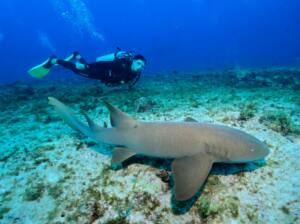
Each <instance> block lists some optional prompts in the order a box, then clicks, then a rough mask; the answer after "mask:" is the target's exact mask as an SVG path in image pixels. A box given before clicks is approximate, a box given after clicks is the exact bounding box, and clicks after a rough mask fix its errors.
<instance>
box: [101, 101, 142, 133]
mask: <svg viewBox="0 0 300 224" xmlns="http://www.w3.org/2000/svg"><path fill="white" fill-rule="evenodd" d="M104 103H105V105H106V107H107V108H108V110H109V113H110V122H111V126H113V127H116V128H130V127H136V126H137V124H138V122H137V121H136V120H134V119H133V118H132V117H130V116H129V115H127V114H126V113H124V112H122V111H121V110H120V109H118V108H116V107H114V106H113V105H111V104H110V103H109V102H107V101H105V100H104Z"/></svg>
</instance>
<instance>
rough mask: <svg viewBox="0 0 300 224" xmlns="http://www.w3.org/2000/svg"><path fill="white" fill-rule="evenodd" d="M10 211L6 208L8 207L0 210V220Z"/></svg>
mask: <svg viewBox="0 0 300 224" xmlns="http://www.w3.org/2000/svg"><path fill="white" fill-rule="evenodd" d="M10 210H11V208H8V207H2V208H0V219H3V217H4V215H5V214H7V213H9V211H10Z"/></svg>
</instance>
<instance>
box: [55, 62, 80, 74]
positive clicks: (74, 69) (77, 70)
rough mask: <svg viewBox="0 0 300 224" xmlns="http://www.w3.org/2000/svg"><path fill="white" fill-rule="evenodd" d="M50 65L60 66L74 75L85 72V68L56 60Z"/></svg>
mask: <svg viewBox="0 0 300 224" xmlns="http://www.w3.org/2000/svg"><path fill="white" fill-rule="evenodd" d="M52 63H54V64H58V65H61V66H62V67H64V68H66V69H69V70H71V71H72V72H74V73H76V74H79V73H82V72H84V70H85V66H76V64H75V63H73V62H71V61H65V60H61V59H56V60H52Z"/></svg>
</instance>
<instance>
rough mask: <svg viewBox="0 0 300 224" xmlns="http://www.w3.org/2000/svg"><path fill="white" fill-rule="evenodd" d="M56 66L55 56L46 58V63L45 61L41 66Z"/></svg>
mask: <svg viewBox="0 0 300 224" xmlns="http://www.w3.org/2000/svg"><path fill="white" fill-rule="evenodd" d="M56 64H57V57H56V56H55V55H52V56H51V57H50V58H48V60H47V61H45V64H43V67H44V68H47V69H49V68H51V67H52V66H53V65H56Z"/></svg>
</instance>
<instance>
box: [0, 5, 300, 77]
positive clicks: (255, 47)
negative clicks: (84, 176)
mask: <svg viewBox="0 0 300 224" xmlns="http://www.w3.org/2000/svg"><path fill="white" fill-rule="evenodd" d="M299 8H300V3H299V1H297V0H286V1H284V0H275V1H274V0H273V1H272V0H262V1H258V0H253V1H250V0H240V1H238V0H230V1H226V2H225V1H221V0H213V1H208V0H188V1H179V0H177V1H171V0H166V1H163V2H161V1H158V0H153V1H146V0H131V1H122V0H112V1H94V0H83V1H81V0H62V1H59V0H52V1H50V0H46V1H35V0H30V1H26V2H24V1H22V0H12V1H9V0H2V1H1V2H0V10H1V14H0V51H1V52H2V54H1V55H0V61H1V65H2V66H1V67H2V69H1V79H0V81H1V83H3V82H11V81H16V80H24V79H28V76H27V74H26V71H27V69H28V68H29V67H31V66H32V65H34V64H36V63H38V62H39V61H41V60H44V58H47V57H48V56H50V55H52V54H56V55H57V56H59V57H64V56H65V55H68V54H69V53H70V52H73V51H74V50H78V51H80V52H82V54H83V55H84V56H85V57H86V58H87V59H88V60H89V61H92V60H94V59H95V57H97V56H99V55H102V54H105V53H109V52H112V51H115V49H116V47H120V48H122V49H126V50H132V51H134V52H140V53H141V54H144V55H145V56H147V58H148V60H149V65H148V66H147V67H148V68H147V69H148V71H161V70H165V71H169V70H174V69H175V70H178V69H180V70H186V71H193V70H197V69H216V68H226V67H232V66H243V67H245V66H246V67H261V66H270V65H276V66H282V65H291V64H292V65H295V64H297V65H299V63H300V59H299V57H300V56H299V51H300V44H299V39H300V30H299V24H300V17H299ZM6 72H9V74H10V75H5V73H6Z"/></svg>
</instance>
